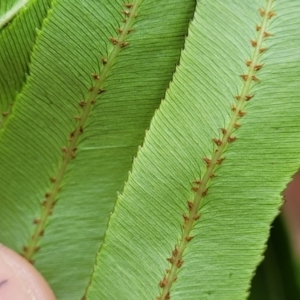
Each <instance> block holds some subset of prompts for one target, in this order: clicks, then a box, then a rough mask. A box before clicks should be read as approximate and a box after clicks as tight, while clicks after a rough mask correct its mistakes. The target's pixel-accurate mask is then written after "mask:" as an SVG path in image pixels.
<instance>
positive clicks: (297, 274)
mask: <svg viewBox="0 0 300 300" xmlns="http://www.w3.org/2000/svg"><path fill="white" fill-rule="evenodd" d="M284 198H285V203H284V204H283V206H282V209H281V211H282V213H281V214H280V215H279V216H278V217H277V218H276V219H275V221H274V222H273V224H272V229H271V235H270V238H269V241H268V248H267V249H266V252H265V258H264V260H263V261H262V263H261V264H260V266H259V267H258V269H257V270H256V274H255V276H254V278H253V280H252V285H251V290H250V296H249V300H300V173H297V174H296V175H295V176H294V178H293V180H292V181H291V182H290V183H289V184H288V186H287V188H286V190H285V191H284Z"/></svg>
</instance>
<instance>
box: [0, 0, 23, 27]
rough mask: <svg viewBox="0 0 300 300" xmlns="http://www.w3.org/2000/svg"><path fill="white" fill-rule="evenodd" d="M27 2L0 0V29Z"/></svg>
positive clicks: (21, 0)
mask: <svg viewBox="0 0 300 300" xmlns="http://www.w3.org/2000/svg"><path fill="white" fill-rule="evenodd" d="M28 2H29V0H2V1H1V2H0V29H1V28H2V27H3V26H6V25H7V23H8V22H9V21H11V20H12V19H13V18H14V17H15V16H16V15H17V14H18V12H19V11H20V10H22V9H23V8H24V7H25V6H26V4H27V3H28Z"/></svg>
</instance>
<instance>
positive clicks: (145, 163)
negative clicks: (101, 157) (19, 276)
mask: <svg viewBox="0 0 300 300" xmlns="http://www.w3.org/2000/svg"><path fill="white" fill-rule="evenodd" d="M299 13H300V4H299V2H298V1H291V0H282V1H272V0H267V1H265V0H254V1H247V0H243V1H240V0H239V1H221V0H218V1H208V0H202V1H198V3H197V8H196V12H195V16H194V19H193V21H192V23H191V25H190V28H189V32H188V37H187V39H186V43H185V49H184V51H183V52H182V55H181V59H180V64H179V67H177V70H176V73H175V74H174V77H173V81H172V83H171V85H170V88H169V89H168V91H167V94H166V98H165V100H163V102H162V104H161V106H160V108H159V110H158V111H157V113H156V114H155V116H154V117H153V119H152V122H151V126H150V130H149V132H148V133H147V134H146V138H145V141H144V144H143V146H142V148H141V149H140V150H139V152H138V155H137V158H136V159H135V160H134V163H133V169H132V172H131V173H130V176H129V179H128V182H127V183H126V185H125V188H124V190H123V192H122V193H121V195H120V196H119V197H118V199H117V203H116V206H115V209H114V212H113V214H112V215H111V217H110V221H109V226H108V229H107V231H106V237H105V241H104V243H103V245H102V247H101V250H100V252H99V255H98V258H97V263H96V267H95V271H94V275H93V277H92V284H91V286H90V288H89V290H88V293H87V295H88V297H87V298H88V299H124V300H125V299H161V300H162V299H164V300H165V299H172V300H177V299H178V300H179V299H185V300H191V299H195V300H196V299H197V300H198V299H210V300H212V299H214V300H220V299H222V300H234V299H239V300H240V299H246V298H247V296H248V293H249V292H248V290H249V287H250V281H251V278H252V276H253V273H254V270H255V267H256V266H257V265H258V264H259V262H260V261H261V260H262V255H263V252H264V250H265V247H266V240H267V238H268V235H269V230H270V224H271V222H272V221H273V219H274V218H275V216H276V215H277V214H278V212H279V211H278V209H279V207H280V205H281V204H282V196H281V192H282V191H283V190H284V188H285V186H286V184H287V183H288V182H289V181H290V180H291V177H292V175H293V174H294V173H295V172H296V170H297V169H298V168H299V162H300V155H299V147H300V135H299V130H300V101H299V99H300V86H299V84H298V81H299V74H300V61H299V52H300V40H299V39H298V38H297V37H298V35H299V33H300V19H299Z"/></svg>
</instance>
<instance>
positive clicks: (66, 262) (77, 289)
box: [0, 0, 195, 299]
mask: <svg viewBox="0 0 300 300" xmlns="http://www.w3.org/2000/svg"><path fill="white" fill-rule="evenodd" d="M135 3H136V4H138V3H139V1H136V2H135ZM160 3H161V2H160V1H157V0H151V1H143V2H142V3H141V4H140V5H139V6H138V9H137V11H136V13H130V11H131V9H130V8H127V7H125V6H124V3H123V1H121V0H117V1H109V0H107V1H106V0H101V1H97V0H94V1H79V0H72V1H69V0H68V1H52V7H51V10H50V11H48V15H47V17H46V19H45V20H44V21H43V26H42V28H41V31H40V32H39V33H38V35H37V40H36V41H34V39H32V38H31V35H30V34H29V33H26V34H25V35H24V36H22V35H21V29H20V28H19V31H17V30H16V31H15V33H14V35H10V37H9V38H8V39H7V40H5V41H4V43H5V42H7V41H8V40H9V41H11V42H12V43H13V42H15V43H17V42H19V41H20V40H21V39H23V38H24V39H28V40H27V42H26V43H28V44H30V43H34V42H35V45H34V47H33V51H32V52H31V53H30V65H29V69H28V72H29V76H28V77H27V78H26V84H25V85H24V86H23V83H24V73H27V71H26V68H24V66H25V65H26V63H25V64H21V63H20V64H19V65H21V66H22V68H23V69H22V71H20V72H18V71H16V70H14V69H12V70H11V72H4V75H1V77H0V81H1V84H2V85H1V92H3V90H4V89H5V88H6V87H8V90H9V91H13V92H14V86H13V85H10V82H11V81H12V78H13V76H15V77H16V78H17V81H18V88H17V90H16V92H15V93H14V94H13V96H12V97H11V100H10V101H13V100H14V99H15V98H16V100H15V101H14V104H13V107H12V109H11V112H10V114H9V115H8V116H7V120H6V121H5V123H4V126H3V128H2V129H1V132H0V166H1V168H0V186H1V189H0V203H1V208H0V241H1V243H3V244H5V245H7V246H9V247H11V248H12V249H14V250H16V251H18V252H21V253H22V254H23V255H24V256H25V257H26V258H27V259H28V260H33V262H34V264H35V266H36V267H37V268H38V270H39V271H41V273H42V274H43V275H44V276H45V278H46V279H47V280H48V281H49V283H50V285H51V287H52V288H53V289H54V292H55V293H56V296H57V297H58V299H80V298H81V297H82V296H83V295H84V293H85V290H86V288H87V285H88V282H89V279H90V274H91V273H92V270H93V265H94V261H95V255H96V253H97V251H98V249H99V246H100V245H101V243H102V239H103V236H104V232H105V229H106V223H107V220H108V217H109V214H110V212H111V211H112V209H113V205H114V201H115V199H116V197H117V191H121V190H122V187H123V184H124V181H125V180H126V178H127V174H128V170H130V167H131V163H132V157H133V156H134V155H135V154H136V151H137V147H138V145H139V144H141V142H142V140H143V135H144V132H145V129H146V128H147V127H148V126H149V123H150V118H151V117H152V115H153V113H154V110H155V109H156V108H157V107H158V105H159V103H160V101H161V99H162V98H163V97H164V94H165V90H166V88H167V86H168V84H169V82H170V80H171V77H172V73H173V72H174V70H175V65H176V64H177V63H178V61H179V56H180V51H181V48H182V47H183V42H184V37H185V35H186V33H187V27H188V24H189V20H190V19H191V17H192V14H193V12H194V6H195V3H194V1H192V0H186V1H181V0H178V1H174V0H169V1H164V4H163V9H162V5H161V4H160ZM123 10H125V12H124V11H123ZM171 10H172V13H170V14H166V11H171ZM122 11H123V12H122ZM127 11H129V13H128V14H129V16H127ZM124 18H125V19H126V20H125V23H124V22H123V19H124ZM29 20H30V21H32V22H33V24H35V23H34V21H35V19H34V17H31V18H30V19H29ZM42 20H43V16H42V15H41V16H40V19H39V21H40V22H42ZM15 21H16V20H13V23H12V24H11V25H9V27H8V29H9V28H10V26H13V25H14V22H15ZM23 25H24V27H25V28H26V26H27V25H28V23H26V22H24V24H23ZM128 26H129V27H128ZM118 28H121V29H122V28H123V30H124V28H125V29H133V31H132V32H130V33H129V34H128V35H126V32H125V34H123V33H124V31H123V33H122V32H120V33H119V32H118ZM5 30H6V29H5ZM111 38H115V39H117V40H118V41H119V42H118V41H117V42H115V40H113V39H111ZM28 41H29V42H28ZM125 42H126V43H127V42H128V43H129V44H128V45H127V44H125ZM114 43H117V44H116V45H114ZM26 49H27V50H26V51H28V49H31V48H26ZM29 52H30V50H29ZM12 55H13V56H14V55H16V56H17V55H23V52H22V50H21V49H20V48H18V49H17V50H16V52H14V53H13V54H12ZM26 57H28V53H27V54H26ZM102 58H103V59H102ZM3 60H4V61H6V60H5V57H4V59H3ZM105 60H107V63H106V64H104V63H105ZM24 61H26V60H25V59H24ZM8 62H9V63H11V60H10V58H9V59H8ZM9 63H8V65H9ZM11 73H12V74H11ZM93 73H95V74H98V75H99V79H98V78H97V75H92V74H93ZM22 76H23V77H22ZM93 77H95V79H94V78H93ZM7 82H9V84H8V85H6V83H7ZM3 86H5V88H2V87H3ZM22 86H23V88H22ZM93 86H94V90H92V89H91V87H93ZM99 87H100V88H101V89H104V90H105V92H103V93H101V94H99V95H97V93H98V89H99ZM1 95H2V94H1ZM16 95H17V96H16ZM5 99H6V98H5V97H3V96H1V102H2V103H4V101H6V100H5ZM83 100H85V102H86V103H84V102H82V101H83ZM94 101H95V103H94ZM9 103H11V102H9ZM80 104H81V105H80ZM84 104H85V105H84ZM3 107H4V106H3ZM4 109H5V108H4ZM2 112H3V111H1V113H2ZM74 117H76V118H74ZM77 117H80V118H81V119H80V120H79V119H78V118H77ZM74 131H75V132H74ZM64 147H66V148H64ZM75 148H77V149H75ZM73 156H75V157H74V158H72V157H73ZM45 200H46V202H44V201H45ZM43 203H45V204H43ZM54 204H55V205H54ZM53 205H54V207H53V208H52V206H53ZM51 213H52V214H51ZM35 223H38V224H35ZM42 234H43V236H42ZM36 247H40V248H39V249H38V248H36Z"/></svg>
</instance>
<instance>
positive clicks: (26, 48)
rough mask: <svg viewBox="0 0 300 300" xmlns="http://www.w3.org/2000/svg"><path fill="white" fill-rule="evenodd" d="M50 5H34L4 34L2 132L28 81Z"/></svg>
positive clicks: (0, 37) (0, 44) (0, 52)
mask: <svg viewBox="0 0 300 300" xmlns="http://www.w3.org/2000/svg"><path fill="white" fill-rule="evenodd" d="M50 2H51V1H50V0H43V1H32V2H31V3H30V4H29V5H28V6H27V7H26V9H22V10H21V12H20V13H19V14H18V16H17V17H16V18H15V19H14V20H13V22H12V23H11V24H9V25H7V26H6V27H5V28H4V29H3V30H2V31H1V32H0V99H1V101H0V112H1V115H0V129H1V128H2V127H3V124H4V122H5V120H6V119H7V117H8V115H9V114H10V113H11V111H12V105H13V103H14V101H15V99H16V97H17V96H18V94H19V92H20V91H21V89H22V87H23V85H24V83H25V81H26V74H28V73H29V63H30V54H31V52H32V48H33V46H34V44H35V41H36V37H37V33H38V30H39V29H40V28H41V26H42V22H43V20H44V18H45V17H46V16H47V12H48V10H49V6H50ZM1 3H2V2H1ZM0 23H1V21H0Z"/></svg>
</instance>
